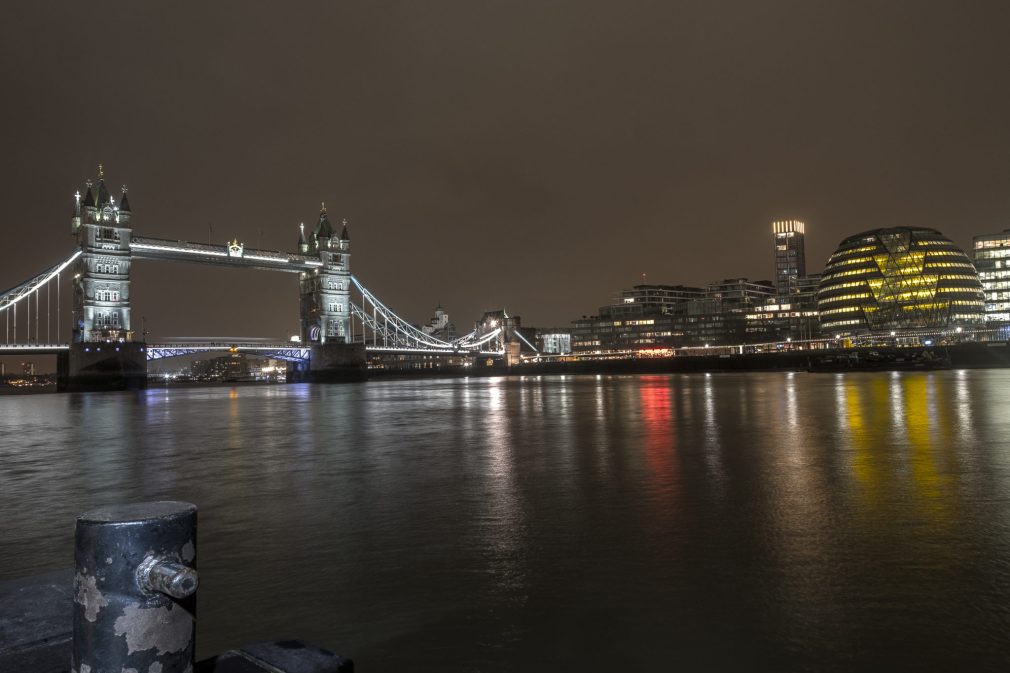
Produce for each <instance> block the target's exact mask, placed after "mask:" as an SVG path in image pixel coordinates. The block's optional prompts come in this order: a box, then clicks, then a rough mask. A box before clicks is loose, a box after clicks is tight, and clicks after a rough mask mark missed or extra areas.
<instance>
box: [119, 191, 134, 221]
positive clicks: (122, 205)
mask: <svg viewBox="0 0 1010 673" xmlns="http://www.w3.org/2000/svg"><path fill="white" fill-rule="evenodd" d="M132 215H133V213H132V211H131V210H130V200H129V199H128V198H126V185H123V195H122V196H121V197H120V198H119V220H118V222H119V223H120V224H127V225H128V224H129V223H130V217H132Z"/></svg>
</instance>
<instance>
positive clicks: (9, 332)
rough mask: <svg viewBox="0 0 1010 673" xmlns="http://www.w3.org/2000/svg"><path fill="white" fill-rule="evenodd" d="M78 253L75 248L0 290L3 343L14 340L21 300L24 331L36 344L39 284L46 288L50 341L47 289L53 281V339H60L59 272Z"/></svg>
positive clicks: (50, 299)
mask: <svg viewBox="0 0 1010 673" xmlns="http://www.w3.org/2000/svg"><path fill="white" fill-rule="evenodd" d="M80 256H81V251H80V250H78V251H76V252H74V254H72V255H70V256H69V257H67V258H66V259H65V260H63V261H62V262H60V263H59V264H56V265H54V266H51V267H49V268H48V269H46V270H45V271H43V272H42V273H39V274H38V275H36V276H35V277H33V278H30V279H28V280H26V281H24V282H23V283H20V284H18V285H15V286H14V287H12V288H11V289H9V290H7V291H6V292H3V293H0V313H3V314H4V322H5V325H6V328H5V341H6V343H10V342H11V337H13V339H14V341H17V339H18V305H19V304H21V303H22V302H23V303H24V307H25V313H26V320H25V321H24V323H23V324H24V325H25V332H26V336H27V339H28V341H29V342H32V341H34V342H35V343H39V336H40V334H41V330H40V322H41V307H40V297H41V295H42V293H41V290H42V288H43V287H45V289H46V300H45V311H46V341H47V342H50V341H51V340H52V336H53V335H52V329H51V325H50V317H51V314H52V313H53V311H52V292H51V291H50V284H51V283H54V282H55V285H56V339H57V341H58V340H59V339H60V333H61V332H60V327H61V325H60V313H61V310H60V300H61V297H60V275H61V274H62V273H63V271H64V270H65V269H66V268H67V267H68V266H70V264H71V263H72V262H73V261H74V260H75V259H77V258H78V257H80ZM33 297H34V299H35V302H34V303H35V316H34V317H35V335H34V339H33V337H32V298H33Z"/></svg>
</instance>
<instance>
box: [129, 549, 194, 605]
mask: <svg viewBox="0 0 1010 673" xmlns="http://www.w3.org/2000/svg"><path fill="white" fill-rule="evenodd" d="M137 584H138V585H139V586H140V588H141V589H143V590H144V591H159V592H161V593H163V594H165V595H166V596H171V597H172V598H186V597H187V596H192V595H193V594H194V593H195V592H196V589H197V587H199V586H200V578H199V576H198V575H197V574H196V571H195V570H193V569H192V568H190V567H189V566H186V565H183V564H181V563H175V562H174V561H170V560H168V559H165V558H160V557H157V556H148V557H147V558H145V559H144V560H143V561H142V562H141V564H140V565H139V566H138V567H137Z"/></svg>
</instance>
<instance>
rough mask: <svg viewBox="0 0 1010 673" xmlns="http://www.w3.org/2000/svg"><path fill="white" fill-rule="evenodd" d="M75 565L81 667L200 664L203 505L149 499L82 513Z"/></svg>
mask: <svg viewBox="0 0 1010 673" xmlns="http://www.w3.org/2000/svg"><path fill="white" fill-rule="evenodd" d="M74 568H75V571H74V606H73V614H74V631H73V656H72V658H71V666H70V667H71V670H72V671H74V673H83V672H84V671H102V670H109V671H126V670H131V669H132V670H135V671H147V670H151V669H154V670H156V671H160V673H189V671H191V670H192V668H193V663H194V657H195V652H196V649H195V641H196V589H197V586H199V579H198V577H197V573H196V506H195V505H191V504H189V503H187V502H174V501H165V502H145V503H137V504H132V505H116V506H111V507H99V508H98V509H94V510H91V511H90V512H87V513H85V514H82V515H81V516H80V517H78V519H77V530H76V534H75V539H74Z"/></svg>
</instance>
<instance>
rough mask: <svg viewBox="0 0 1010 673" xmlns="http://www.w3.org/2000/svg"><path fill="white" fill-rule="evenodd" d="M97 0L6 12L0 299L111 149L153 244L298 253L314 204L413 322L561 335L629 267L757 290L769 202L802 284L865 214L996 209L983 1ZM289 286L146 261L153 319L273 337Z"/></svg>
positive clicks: (144, 309)
mask: <svg viewBox="0 0 1010 673" xmlns="http://www.w3.org/2000/svg"><path fill="white" fill-rule="evenodd" d="M97 7H98V8H99V9H98V10H97V11H96V10H95V6H89V7H88V8H84V7H78V6H75V5H72V4H66V5H61V6H60V19H59V20H58V21H53V20H52V18H51V16H50V11H51V10H50V9H49V7H46V8H41V7H16V8H14V9H12V11H11V16H10V19H9V21H8V23H6V24H5V26H4V27H3V28H0V30H3V31H4V38H5V39H4V40H3V45H2V46H0V49H2V50H3V53H4V59H3V62H4V64H5V66H4V68H3V73H4V74H3V79H4V83H5V85H6V90H7V91H8V92H10V94H9V95H10V96H11V97H12V99H16V100H18V101H19V104H18V105H17V106H13V107H12V109H11V110H10V114H11V116H12V119H11V121H10V123H9V124H8V125H7V127H6V129H7V130H6V135H7V140H8V142H7V145H8V146H9V147H10V148H11V149H10V150H9V153H8V156H7V161H5V162H3V165H2V166H0V171H2V176H3V180H4V184H5V185H6V186H7V187H8V190H9V191H10V193H12V194H13V195H15V196H12V198H13V199H14V201H15V202H18V203H24V204H27V205H28V206H29V207H28V208H27V209H24V210H22V209H17V212H18V214H16V215H15V216H14V217H15V219H16V220H17V221H19V222H22V223H23V224H24V225H25V226H11V227H8V236H7V241H6V243H7V246H8V250H9V251H15V252H16V254H8V255H6V259H5V264H4V265H3V269H2V271H0V284H5V285H4V286H5V287H6V286H10V285H13V284H15V283H17V282H19V281H21V280H23V279H24V278H26V277H28V276H30V275H32V274H34V273H36V272H37V271H38V270H40V269H41V268H43V267H45V266H48V265H50V264H52V263H54V262H55V261H57V260H58V259H60V258H61V257H62V256H63V252H64V251H69V250H71V249H72V247H73V239H72V237H71V236H70V234H69V224H68V221H69V212H70V208H71V206H72V195H73V192H74V191H75V190H76V189H80V188H81V187H82V186H83V183H84V180H85V179H87V178H93V177H94V176H95V173H96V169H97V164H98V163H103V164H104V165H105V169H106V175H107V176H108V179H109V181H110V183H109V184H110V187H114V188H117V189H115V191H116V193H117V194H118V186H119V185H120V184H122V183H124V182H125V183H126V184H127V185H128V186H129V187H130V200H131V203H132V204H133V208H134V211H135V226H136V230H137V231H138V232H139V233H141V234H143V235H150V236H161V237H166V238H179V239H184V240H191V241H196V242H201V241H206V240H207V233H208V224H212V225H213V229H214V231H213V238H212V240H213V241H214V242H219V243H220V242H224V241H225V240H231V239H233V238H238V239H239V240H241V241H244V242H245V243H246V245H249V246H258V245H262V247H265V248H273V249H283V250H292V249H293V248H294V245H295V241H296V240H297V234H298V231H297V227H298V223H299V222H304V223H305V224H306V226H311V225H312V223H313V222H314V218H315V215H316V214H317V212H318V206H319V203H320V202H321V201H325V202H326V203H327V206H328V207H329V211H330V214H331V217H332V218H333V219H334V220H335V221H339V220H340V219H342V218H343V217H347V219H348V220H349V226H350V230H351V238H352V260H353V261H352V268H353V270H354V272H355V274H356V275H358V276H359V277H361V278H362V280H363V281H364V282H365V283H366V284H367V285H368V286H369V288H370V289H372V290H373V291H375V292H376V294H378V295H379V296H380V297H382V298H383V300H384V301H385V302H387V303H388V304H389V305H390V306H391V307H393V308H394V309H395V310H397V311H398V312H399V313H401V314H402V315H404V317H407V318H408V319H410V320H412V321H414V322H417V323H421V324H423V323H424V322H426V321H427V319H428V318H429V317H430V315H431V312H432V311H433V309H434V307H435V305H436V304H439V303H440V304H441V305H442V306H444V307H445V308H446V310H447V311H448V312H449V314H450V315H451V316H452V319H453V321H455V322H456V323H457V324H468V323H469V322H471V321H473V320H476V319H477V318H478V317H479V316H480V314H481V313H482V312H483V311H484V310H486V309H492V308H500V307H502V306H504V307H505V308H507V309H508V310H509V311H510V312H514V313H517V314H519V315H521V316H522V318H523V322H524V324H530V325H543V326H549V325H557V326H564V325H567V324H569V323H570V321H571V320H574V319H576V318H577V317H578V316H580V315H583V314H592V313H594V312H595V311H596V309H597V308H598V307H599V306H600V305H602V304H605V303H607V301H608V300H609V298H610V297H611V296H612V295H613V294H614V293H615V292H616V291H617V290H618V289H619V288H622V287H629V286H631V285H634V284H636V283H638V282H640V279H641V278H642V274H643V273H645V274H646V277H647V279H648V282H650V283H669V284H685V285H700V284H704V283H706V282H709V281H713V280H718V279H721V278H730V277H749V278H751V279H755V280H759V279H772V278H773V268H772V259H773V251H772V244H771V236H770V225H771V222H773V221H775V220H781V219H797V220H800V221H803V222H805V223H806V224H807V234H806V238H807V240H806V243H807V257H808V270H809V272H811V273H816V272H818V271H819V270H820V269H821V268H822V267H823V264H824V261H826V259H827V257H828V256H829V255H830V253H831V251H832V250H834V248H835V246H837V244H838V243H839V242H840V241H841V240H842V239H843V238H844V237H845V236H848V235H851V234H852V233H855V232H858V231H863V230H867V229H872V228H876V227H888V226H925V227H932V228H935V229H938V230H939V231H941V232H942V233H943V234H945V235H946V236H948V237H950V238H951V239H952V240H954V241H955V242H956V243H957V244H958V245H959V246H960V247H962V248H963V249H965V250H966V251H970V242H971V237H972V236H974V235H982V234H988V233H995V232H998V231H1001V230H1002V229H1004V228H1006V227H1007V226H1010V199H1008V198H1007V193H1006V186H1007V185H1008V184H1010V130H1008V129H1007V128H1006V125H1005V122H1004V120H1005V119H1006V118H1007V117H1008V113H1010V95H1008V94H1007V93H1006V92H1005V91H1003V90H1002V89H1000V88H999V87H997V86H995V83H997V82H999V81H1001V80H1000V78H1001V76H1002V71H1003V67H1002V66H1004V65H1005V64H1006V63H1007V62H1010V46H1007V45H1005V44H1003V43H1002V42H1001V36H1000V27H1001V26H1002V25H1005V23H1006V21H1005V20H1006V19H1007V18H1010V10H1008V9H1007V8H1005V7H1003V6H1002V5H998V4H995V3H993V4H991V5H979V6H974V7H973V8H972V10H971V12H970V13H969V12H967V11H962V12H958V11H955V10H953V9H952V8H948V7H946V6H945V5H942V4H941V3H915V4H914V5H913V4H912V3H896V4H895V5H892V6H889V7H884V8H880V7H868V8H862V7H854V6H852V4H851V3H845V4H843V3H831V4H830V5H824V6H818V7H817V8H809V7H806V6H804V5H803V4H802V3H788V2H777V3H770V4H764V5H762V7H761V8H755V7H751V6H749V5H747V4H746V3H725V4H724V5H723V6H721V7H717V8H713V7H709V6H692V5H687V6H679V7H667V6H664V5H658V4H652V3H639V4H636V5H635V6H634V7H633V8H630V9H629V8H627V7H624V6H622V7H615V6H611V4H610V3H592V2H582V3H566V2H559V3H552V5H551V6H550V7H542V6H539V5H535V4H533V3H508V4H507V5H506V4H502V3H487V4H483V5H481V6H480V7H476V6H473V4H472V3H461V2H459V3H452V2H442V3H430V4H426V5H425V6H424V7H415V6H407V5H402V4H399V3H386V4H381V5H379V4H376V3H370V4H369V5H368V6H367V7H365V6H361V7H359V6H350V5H342V6H337V7H330V6H323V5H317V6H315V7H313V8H312V9H306V8H305V7H304V6H301V7H299V8H297V9H293V10H289V11H288V12H285V13H278V12H275V11H271V10H270V8H268V7H266V6H265V5H257V6H247V5H242V6H241V11H238V8H239V6H238V5H231V6H215V7H214V8H212V9H210V10H208V9H207V8H204V7H200V6H198V5H195V4H191V5H183V8H182V10H178V9H175V8H167V7H157V8H146V7H145V8H137V7H131V6H117V5H112V4H110V5H101V4H99V5H98V6H97ZM906 10H908V11H906ZM96 15H97V16H101V17H102V18H103V26H104V28H103V31H104V32H102V31H100V32H101V34H102V36H103V38H102V39H93V36H92V35H89V33H88V32H87V31H83V30H81V29H80V27H81V26H82V25H85V24H87V22H88V21H89V20H90V19H89V17H93V16H96ZM43 44H44V45H46V48H45V49H40V48H38V46H39V45H43ZM461 56H466V58H460V57H461ZM260 232H262V234H260ZM261 236H262V242H261V243H260V237H261ZM727 240H729V241H730V242H731V245H729V246H727V245H726V241H727ZM163 272H164V274H170V278H171V282H170V283H166V282H164V275H163ZM289 281H290V282H289ZM289 281H282V280H280V279H278V278H277V277H276V276H274V275H272V274H251V273H236V272H230V271H226V270H217V269H206V268H203V267H197V266H189V265H187V266H185V267H167V266H164V265H163V264H161V263H149V262H146V263H144V264H138V265H137V266H136V269H135V271H134V282H135V293H134V302H135V304H134V305H135V307H136V310H137V314H138V315H140V314H146V315H147V318H148V322H149V329H150V330H151V331H152V332H153V333H155V334H160V335H165V336H168V335H182V334H190V333H193V332H194V331H197V332H198V333H199V334H207V335H216V334H222V333H238V334H242V335H248V336H271V335H276V334H284V333H287V332H288V331H290V330H291V329H292V328H293V327H294V326H296V325H297V299H296V298H297V288H296V286H295V284H294V281H293V280H291V279H289ZM250 297H251V298H252V300H251V301H250V300H249V299H248V298H250ZM148 307H150V308H148ZM223 307H232V308H230V309H229V310H227V311H224V310H222V308H223ZM190 320H192V321H193V323H195V325H196V328H195V329H188V328H187V325H190V324H193V323H190V322H189V321H190Z"/></svg>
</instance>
